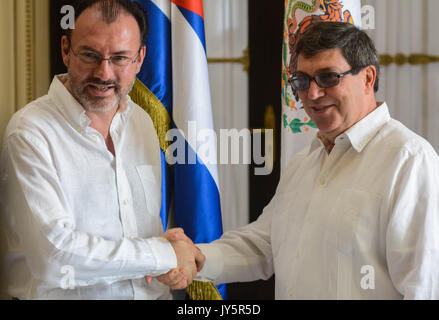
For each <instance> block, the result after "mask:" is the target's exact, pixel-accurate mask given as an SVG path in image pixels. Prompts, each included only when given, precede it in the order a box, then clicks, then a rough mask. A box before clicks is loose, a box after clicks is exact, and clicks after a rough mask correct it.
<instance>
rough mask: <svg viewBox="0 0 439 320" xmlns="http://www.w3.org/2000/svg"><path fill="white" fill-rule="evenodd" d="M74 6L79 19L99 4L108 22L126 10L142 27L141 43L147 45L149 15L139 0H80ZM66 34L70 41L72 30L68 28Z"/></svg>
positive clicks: (114, 19)
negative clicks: (86, 11)
mask: <svg viewBox="0 0 439 320" xmlns="http://www.w3.org/2000/svg"><path fill="white" fill-rule="evenodd" d="M72 6H73V8H74V9H75V21H76V20H78V18H79V16H80V15H81V13H83V12H84V11H85V10H86V9H88V8H91V7H93V6H98V8H99V10H100V12H101V14H102V18H103V20H104V21H105V22H106V23H107V24H111V23H113V22H115V21H116V19H117V18H118V17H119V15H120V14H121V10H122V11H125V12H126V13H128V14H130V15H132V16H133V17H134V18H135V19H136V21H137V24H138V25H139V29H140V43H141V45H142V46H143V45H145V42H146V37H147V36H148V31H149V24H148V17H147V13H146V11H145V10H144V9H143V8H142V6H141V5H140V4H139V3H138V2H136V1H130V0H78V1H75V2H74V4H73V5H72ZM65 35H66V36H67V39H68V40H69V43H70V40H71V36H72V30H71V29H66V30H65Z"/></svg>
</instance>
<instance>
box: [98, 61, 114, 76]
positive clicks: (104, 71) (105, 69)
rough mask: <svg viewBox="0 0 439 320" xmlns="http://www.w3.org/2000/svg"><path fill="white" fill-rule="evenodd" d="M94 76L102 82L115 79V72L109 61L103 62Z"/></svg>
mask: <svg viewBox="0 0 439 320" xmlns="http://www.w3.org/2000/svg"><path fill="white" fill-rule="evenodd" d="M94 76H95V77H96V78H99V79H101V80H102V81H109V80H112V79H114V71H113V68H112V65H111V63H110V61H109V60H102V61H101V64H100V65H98V66H97V67H96V68H95V70H94Z"/></svg>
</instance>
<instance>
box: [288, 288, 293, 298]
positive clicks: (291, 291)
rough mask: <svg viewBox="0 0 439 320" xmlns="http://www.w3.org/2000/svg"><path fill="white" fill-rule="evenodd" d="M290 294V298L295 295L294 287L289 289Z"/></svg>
mask: <svg viewBox="0 0 439 320" xmlns="http://www.w3.org/2000/svg"><path fill="white" fill-rule="evenodd" d="M288 295H289V296H290V298H292V297H294V292H293V289H289V290H288Z"/></svg>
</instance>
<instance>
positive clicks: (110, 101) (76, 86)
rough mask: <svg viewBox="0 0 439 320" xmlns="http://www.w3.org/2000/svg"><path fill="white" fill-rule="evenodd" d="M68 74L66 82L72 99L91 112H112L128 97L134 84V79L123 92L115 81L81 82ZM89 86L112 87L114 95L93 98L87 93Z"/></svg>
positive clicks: (91, 79) (95, 79) (92, 79)
mask: <svg viewBox="0 0 439 320" xmlns="http://www.w3.org/2000/svg"><path fill="white" fill-rule="evenodd" d="M68 74H69V78H68V81H69V85H70V88H71V90H72V95H73V97H74V98H75V99H76V100H78V102H79V103H80V104H81V105H82V106H83V107H84V109H85V110H87V111H93V112H107V111H110V110H113V109H114V108H115V107H117V106H118V105H119V103H120V102H121V101H122V99H123V98H125V97H126V96H127V95H128V93H129V92H130V91H131V89H132V88H133V86H134V82H135V79H134V80H133V82H132V84H131V85H130V86H129V87H128V88H127V89H125V90H124V88H122V87H121V85H120V84H119V82H117V81H116V80H108V81H103V80H101V79H99V78H88V79H86V80H84V81H82V82H81V81H80V80H78V79H77V78H76V77H75V76H73V75H72V73H71V72H70V70H68ZM90 85H99V86H108V87H112V88H114V94H113V95H112V96H108V97H99V96H94V95H92V94H90V93H89V92H87V87H88V86H90Z"/></svg>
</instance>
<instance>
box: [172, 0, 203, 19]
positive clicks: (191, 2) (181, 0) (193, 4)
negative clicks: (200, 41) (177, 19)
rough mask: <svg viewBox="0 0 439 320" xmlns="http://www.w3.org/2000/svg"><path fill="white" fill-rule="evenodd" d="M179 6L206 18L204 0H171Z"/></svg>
mask: <svg viewBox="0 0 439 320" xmlns="http://www.w3.org/2000/svg"><path fill="white" fill-rule="evenodd" d="M171 1H172V2H173V3H175V4H176V5H177V6H180V7H182V8H185V9H187V10H190V11H192V12H194V13H196V14H198V15H199V16H200V17H202V18H203V19H204V15H203V1H202V0H171Z"/></svg>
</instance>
